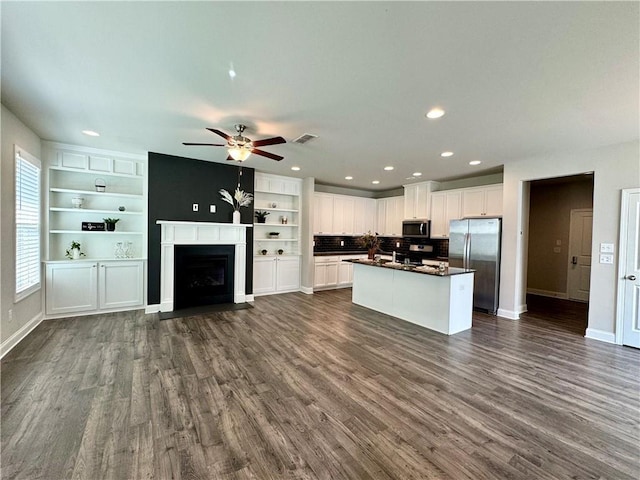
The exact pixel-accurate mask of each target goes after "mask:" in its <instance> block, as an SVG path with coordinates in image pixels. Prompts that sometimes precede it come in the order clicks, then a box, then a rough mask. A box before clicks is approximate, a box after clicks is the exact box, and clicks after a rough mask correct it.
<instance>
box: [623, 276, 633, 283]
mask: <svg viewBox="0 0 640 480" xmlns="http://www.w3.org/2000/svg"><path fill="white" fill-rule="evenodd" d="M624 278H626V279H627V280H631V281H632V282H633V281H634V280H635V279H636V276H635V275H627V276H626V277H624Z"/></svg>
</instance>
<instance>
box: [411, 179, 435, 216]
mask: <svg viewBox="0 0 640 480" xmlns="http://www.w3.org/2000/svg"><path fill="white" fill-rule="evenodd" d="M437 189H438V183H437V182H431V181H429V182H420V183H412V184H410V185H404V218H405V219H409V220H410V219H413V218H427V219H428V218H429V215H430V212H431V206H430V202H431V192H433V191H435V190H437Z"/></svg>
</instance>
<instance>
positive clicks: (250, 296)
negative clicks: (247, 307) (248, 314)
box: [244, 293, 256, 302]
mask: <svg viewBox="0 0 640 480" xmlns="http://www.w3.org/2000/svg"><path fill="white" fill-rule="evenodd" d="M255 299H256V298H255V296H254V294H253V293H248V294H247V295H245V298H244V301H245V302H253V301H254V300H255Z"/></svg>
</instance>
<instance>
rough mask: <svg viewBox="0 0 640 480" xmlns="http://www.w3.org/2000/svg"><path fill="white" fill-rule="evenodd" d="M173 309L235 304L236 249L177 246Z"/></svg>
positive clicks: (207, 246) (228, 246)
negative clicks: (234, 268)
mask: <svg viewBox="0 0 640 480" xmlns="http://www.w3.org/2000/svg"><path fill="white" fill-rule="evenodd" d="M174 248H175V252H174V262H175V266H174V283H173V285H174V308H175V309H181V308H189V307H197V306H200V305H213V304H216V303H231V302H233V265H234V254H235V247H234V246H233V245H176V246H175V247H174Z"/></svg>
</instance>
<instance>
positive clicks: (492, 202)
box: [462, 184, 502, 217]
mask: <svg viewBox="0 0 640 480" xmlns="http://www.w3.org/2000/svg"><path fill="white" fill-rule="evenodd" d="M501 215H502V184H499V185H487V186H485V187H474V188H466V189H463V191H462V216H463V217H481V216H487V217H496V216H501Z"/></svg>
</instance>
